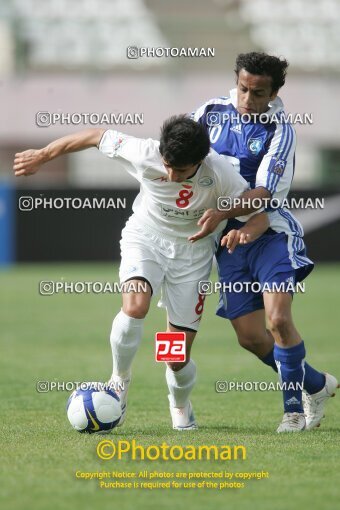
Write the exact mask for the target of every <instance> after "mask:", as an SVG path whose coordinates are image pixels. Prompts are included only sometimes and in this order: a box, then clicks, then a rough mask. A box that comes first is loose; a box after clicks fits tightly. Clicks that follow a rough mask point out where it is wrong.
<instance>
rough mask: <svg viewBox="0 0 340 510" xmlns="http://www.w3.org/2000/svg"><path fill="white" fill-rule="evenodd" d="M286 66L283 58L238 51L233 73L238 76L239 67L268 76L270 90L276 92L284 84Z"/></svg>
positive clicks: (286, 63)
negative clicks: (270, 83)
mask: <svg viewBox="0 0 340 510" xmlns="http://www.w3.org/2000/svg"><path fill="white" fill-rule="evenodd" d="M288 66H289V64H288V62H287V60H286V59H284V58H278V57H274V56H272V55H267V54H266V53H258V52H256V51H252V52H251V53H240V54H239V55H238V56H237V58H236V69H235V73H236V75H237V77H238V75H239V72H240V71H241V69H245V70H246V71H248V73H251V74H260V75H264V76H270V77H271V79H272V92H277V91H278V90H279V89H280V88H281V87H282V86H283V85H284V84H285V78H286V74H287V67H288Z"/></svg>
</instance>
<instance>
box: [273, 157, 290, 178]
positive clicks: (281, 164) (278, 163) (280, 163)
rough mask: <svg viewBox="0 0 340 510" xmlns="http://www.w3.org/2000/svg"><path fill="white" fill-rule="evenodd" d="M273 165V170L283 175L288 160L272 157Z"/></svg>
mask: <svg viewBox="0 0 340 510" xmlns="http://www.w3.org/2000/svg"><path fill="white" fill-rule="evenodd" d="M272 161H273V166H272V172H273V173H274V174H277V175H282V174H283V172H284V171H285V168H286V164H287V161H285V160H284V159H276V158H272Z"/></svg>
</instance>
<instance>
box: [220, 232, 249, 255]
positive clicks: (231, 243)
mask: <svg viewBox="0 0 340 510" xmlns="http://www.w3.org/2000/svg"><path fill="white" fill-rule="evenodd" d="M249 241H250V235H249V234H247V233H246V232H242V230H236V229H233V230H230V231H229V232H228V234H227V235H225V236H223V237H222V239H221V246H225V247H226V248H227V250H228V253H233V251H234V250H235V248H236V246H237V245H238V244H247V243H248V242H249Z"/></svg>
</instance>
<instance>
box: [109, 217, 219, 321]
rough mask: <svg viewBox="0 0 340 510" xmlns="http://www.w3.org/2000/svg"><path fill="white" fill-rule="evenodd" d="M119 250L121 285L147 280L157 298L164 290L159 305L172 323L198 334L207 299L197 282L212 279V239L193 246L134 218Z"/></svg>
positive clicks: (125, 230)
mask: <svg viewBox="0 0 340 510" xmlns="http://www.w3.org/2000/svg"><path fill="white" fill-rule="evenodd" d="M120 248H121V264H120V268H119V278H120V282H121V283H123V282H125V281H126V280H130V279H132V278H137V277H142V278H145V279H146V280H147V281H148V282H149V283H150V285H151V287H152V293H153V294H154V295H155V294H157V293H158V292H159V290H160V289H161V299H160V301H159V303H158V306H159V307H163V308H166V310H167V314H168V320H169V322H170V323H171V324H173V325H174V326H178V327H184V328H189V329H193V330H195V331H197V330H198V326H199V323H200V320H201V317H202V312H203V306H204V298H205V296H201V295H200V294H199V285H198V283H199V281H200V280H208V279H209V275H210V271H211V265H212V259H213V254H214V241H213V239H212V238H205V239H202V240H200V241H197V242H196V243H193V244H191V243H189V242H188V241H187V240H183V239H180V238H175V237H174V238H173V239H171V238H170V237H169V236H166V237H162V234H161V233H160V232H157V231H154V230H152V229H150V228H149V227H147V228H146V227H145V226H141V225H139V224H138V223H137V222H136V220H135V219H134V217H132V219H130V220H129V221H128V222H127V224H126V227H125V228H124V229H123V231H122V239H121V241H120Z"/></svg>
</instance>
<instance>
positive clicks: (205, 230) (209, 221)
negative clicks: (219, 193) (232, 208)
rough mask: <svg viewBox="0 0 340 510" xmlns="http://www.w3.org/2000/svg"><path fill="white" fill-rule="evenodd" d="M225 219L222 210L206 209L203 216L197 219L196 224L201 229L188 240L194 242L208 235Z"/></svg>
mask: <svg viewBox="0 0 340 510" xmlns="http://www.w3.org/2000/svg"><path fill="white" fill-rule="evenodd" d="M224 219H225V213H224V211H218V210H217V209H207V210H206V211H205V213H204V214H203V216H202V217H201V218H200V219H199V220H198V222H197V225H199V226H201V227H202V228H201V230H200V231H199V232H197V234H194V235H193V236H191V237H188V240H189V241H191V242H192V243H194V242H195V241H198V240H199V239H203V237H206V236H208V235H209V234H211V233H212V232H214V230H215V229H216V228H217V226H218V224H219V223H221V221H223V220H224Z"/></svg>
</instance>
